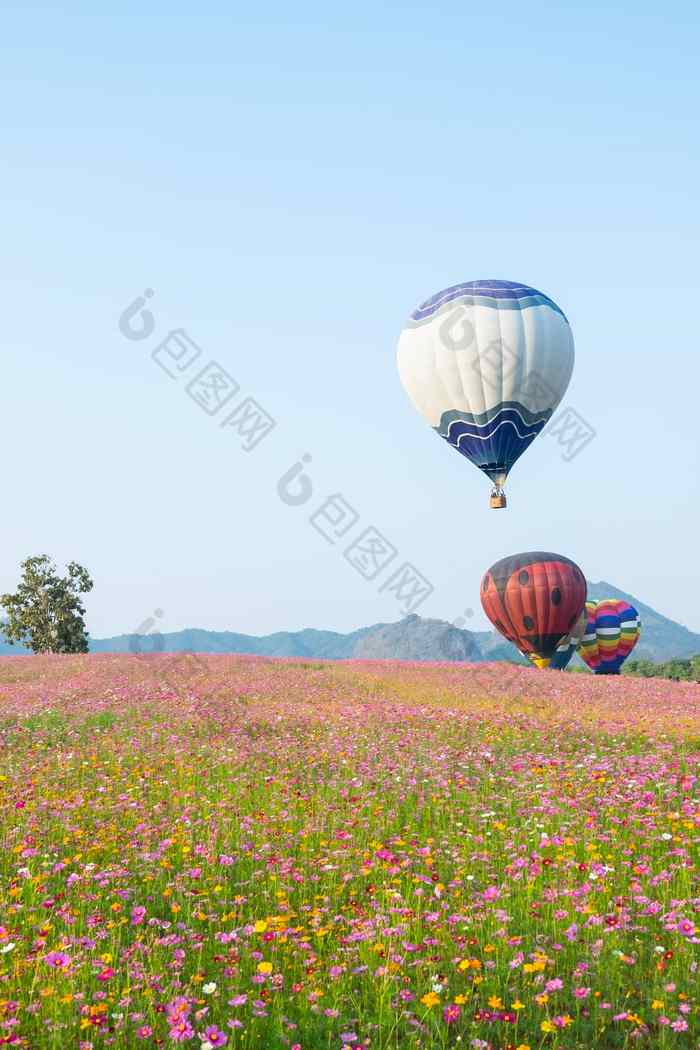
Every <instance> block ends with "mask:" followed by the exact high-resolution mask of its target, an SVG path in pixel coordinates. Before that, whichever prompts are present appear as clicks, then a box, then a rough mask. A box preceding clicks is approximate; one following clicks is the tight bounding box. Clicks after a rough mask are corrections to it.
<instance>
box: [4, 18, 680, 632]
mask: <svg viewBox="0 0 700 1050" xmlns="http://www.w3.org/2000/svg"><path fill="white" fill-rule="evenodd" d="M188 8H189V9H188ZM188 8H186V7H184V6H182V5H179V4H175V5H172V4H169V5H165V4H160V3H152V4H150V5H148V11H146V12H143V11H142V10H141V9H140V8H139V7H138V6H137V5H135V4H129V3H127V4H126V5H120V7H119V8H116V7H115V8H114V9H112V10H109V9H108V8H105V7H103V6H101V7H100V11H99V12H96V11H95V10H91V9H90V8H89V7H88V6H87V5H85V6H84V7H82V6H75V5H70V4H69V5H68V6H66V7H64V8H63V9H62V10H61V11H58V10H57V9H56V8H49V7H38V6H35V5H33V4H31V3H29V4H23V5H22V6H17V7H15V8H12V7H9V8H8V7H6V8H5V16H4V32H3V38H4V39H3V43H2V45H1V50H2V54H1V55H0V59H1V62H0V67H1V68H2V76H3V79H4V81H5V83H4V92H3V94H4V98H5V100H6V106H5V114H4V116H5V123H6V129H5V132H4V141H5V150H6V154H5V163H4V165H3V166H2V170H1V171H0V192H1V193H2V198H3V200H4V201H5V202H6V204H7V207H6V210H5V215H4V220H3V248H4V251H3V253H2V262H1V263H0V265H1V266H2V274H1V278H2V287H3V290H4V292H5V303H6V306H5V316H4V325H3V342H4V347H5V350H4V362H5V374H4V386H5V399H4V406H5V407H4V437H5V442H4V446H5V447H4V453H5V455H4V471H3V473H4V482H5V486H4V488H5V509H4V516H3V517H4V520H3V525H4V529H3V537H4V542H3V544H2V551H1V556H0V587H1V588H2V589H3V590H6V589H8V588H12V587H13V586H14V584H15V582H16V579H17V568H18V565H19V562H20V560H21V559H22V558H23V557H25V556H27V555H28V554H31V553H37V552H40V551H46V552H48V553H50V554H52V555H53V556H54V557H55V558H56V559H57V560H58V561H59V562H65V561H66V560H69V559H71V558H76V559H77V560H79V561H81V562H82V563H83V564H85V565H86V566H88V568H89V569H90V570H91V571H92V573H93V575H94V577H95V581H96V586H95V590H94V592H93V593H92V594H91V595H90V596H89V599H88V613H89V617H88V619H89V627H90V630H91V632H92V633H93V634H94V635H96V636H102V635H105V634H111V633H116V632H121V631H131V630H133V629H135V628H136V627H137V626H138V625H139V624H140V623H141V622H142V621H143V620H144V619H145V618H146V617H148V616H149V615H150V614H151V613H152V611H153V610H154V609H155V608H159V609H161V610H163V616H162V618H161V621H160V624H161V627H162V629H163V630H174V629H178V628H180V627H185V626H202V627H210V628H217V629H224V628H228V629H232V630H240V631H249V632H255V633H262V632H267V631H271V630H275V629H285V628H289V629H295V628H300V627H303V626H320V627H331V628H336V629H350V628H352V627H355V626H359V625H361V624H366V623H371V622H375V621H378V620H394V619H397V618H398V617H399V616H400V615H401V609H400V605H399V603H398V602H397V596H396V595H395V594H393V593H392V591H391V590H390V589H385V590H384V591H380V590H379V588H380V586H381V585H382V583H383V582H385V580H386V579H387V578H388V576H390V575H391V572H390V570H387V571H386V573H385V574H384V575H382V576H381V577H380V578H377V579H376V580H374V581H367V580H365V579H363V578H362V577H361V575H360V574H359V573H358V572H357V571H356V570H355V569H354V568H353V567H352V566H351V565H350V564H349V563H348V561H347V560H346V559H345V558H344V556H343V547H344V546H346V545H347V544H344V543H341V542H340V541H339V542H338V543H337V544H335V545H332V544H330V543H328V542H327V541H326V540H325V539H324V538H323V537H322V536H320V535H319V533H318V532H317V531H315V530H314V529H313V528H312V527H311V525H310V523H309V517H310V515H311V514H312V513H313V512H314V511H315V510H316V509H317V507H318V506H319V505H321V504H323V502H324V500H325V498H326V497H327V496H328V495H330V494H334V493H340V494H341V495H342V496H343V497H344V499H345V500H346V501H347V503H348V504H350V505H351V506H352V507H353V509H354V510H355V512H356V514H357V515H358V521H357V526H356V529H355V531H353V532H349V533H348V534H347V535H348V537H349V538H350V539H352V538H354V537H355V535H356V534H357V533H358V532H359V531H361V530H362V529H364V528H367V527H370V526H374V527H376V528H377V529H378V530H379V531H380V532H381V533H382V534H383V536H384V537H386V538H387V539H388V540H389V541H390V542H391V544H392V545H393V546H394V547H395V549H396V551H397V554H396V557H395V560H394V562H393V563H392V567H397V568H398V567H399V566H400V564H401V563H403V562H404V561H407V562H411V563H412V564H414V565H415V566H416V567H417V568H419V569H420V571H421V572H422V573H423V575H424V576H425V577H426V578H427V579H428V580H429V581H430V583H431V585H432V586H433V587H434V590H433V593H432V594H431V596H430V597H429V598H428V599H427V600H426V601H425V603H424V604H423V605H422V606H421V607H420V610H419V611H420V612H421V613H422V614H426V615H435V616H440V617H444V618H446V619H454V618H456V617H460V616H463V615H464V610H465V609H473V610H476V612H475V614H474V615H473V616H472V617H468V618H467V620H468V625H473V626H481V625H482V623H483V622H484V621H483V617H482V614H481V611H480V607H479V599H478V583H479V579H480V577H481V574H482V573H483V571H484V570H485V569H486V568H487V567H488V566H489V565H490V564H491V563H492V562H493V561H494V560H496V559H497V558H499V557H501V556H503V555H505V554H508V553H513V552H516V551H519V550H526V549H530V548H542V549H550V550H555V551H558V552H561V553H563V554H567V555H569V556H570V557H573V558H574V559H575V560H576V561H577V562H578V563H579V564H580V565H581V567H582V569H583V570H584V572H585V573H586V575H587V576H588V577H589V578H590V579H594V580H599V579H601V578H603V579H607V580H609V581H610V582H612V583H614V584H616V585H617V586H619V587H622V588H623V589H625V590H628V591H631V592H632V593H635V594H637V595H638V596H639V597H640V598H641V599H643V600H644V601H647V602H649V603H650V604H652V605H654V606H656V607H657V608H658V609H660V610H661V611H663V612H666V613H667V614H669V615H671V616H673V617H674V618H676V619H679V620H680V621H682V622H684V623H686V624H687V625H688V626H689V627H691V628H693V629H695V630H700V612H699V611H698V607H697V602H696V598H695V593H696V587H697V582H698V570H697V558H696V551H697V528H698V510H699V509H700V507H699V504H700V496H699V493H698V483H697V474H698V441H697V414H698V398H697V389H698V383H699V380H700V366H699V365H698V335H697V330H698V325H697V321H696V319H695V317H694V313H695V311H696V310H697V309H698V294H697V289H698V277H699V273H698V270H699V268H700V267H699V264H698V252H697V243H698V233H699V232H700V231H699V229H698V227H699V225H700V222H699V218H698V190H697V187H698V184H699V183H700V178H699V176H700V172H699V170H698V169H699V167H700V165H699V160H700V145H699V144H698V138H697V134H696V117H697V108H698V87H697V80H696V77H695V72H694V71H695V55H696V50H697V45H698V37H699V33H698V28H699V17H700V16H699V15H698V13H697V9H696V8H695V7H694V6H692V7H691V5H690V4H683V3H679V4H676V5H674V7H673V10H672V12H671V13H672V15H673V17H672V18H671V17H669V11H668V10H667V9H663V8H659V7H658V5H653V6H652V5H651V4H639V3H635V4H628V3H625V4H622V5H618V7H617V9H616V10H610V9H609V8H607V7H606V6H603V5H593V6H590V5H589V6H586V7H585V8H584V7H581V8H580V9H578V10H576V9H570V10H557V9H555V8H552V6H551V5H545V4H541V3H535V4H530V5H527V6H523V5H522V4H515V3H509V2H506V3H501V4H499V5H497V6H496V5H494V6H493V7H492V8H490V9H482V10H480V11H478V12H475V11H470V10H468V9H467V8H466V7H465V5H463V4H458V3H445V4H442V5H439V7H438V9H436V10H432V11H431V10H429V9H428V8H427V7H424V6H418V5H412V4H402V5H397V4H388V5H386V4H385V5H382V8H381V10H379V9H378V8H377V7H376V5H374V4H369V3H363V2H361V3H357V4H354V5H353V6H352V10H347V11H346V10H340V9H334V8H332V7H329V6H328V5H321V4H316V3H302V4H301V5H295V6H294V7H293V8H291V7H290V6H289V5H285V4H278V3H271V4H267V5H264V6H259V7H254V6H253V7H246V8H245V9H244V8H243V6H242V5H240V6H238V7H237V6H231V5H224V4H207V3H204V4H201V5H199V6H198V7H197V8H196V10H195V9H194V8H192V7H191V5H188ZM8 102H9V106H8ZM490 277H499V278H505V279H509V280H517V281H522V282H526V283H528V284H531V285H533V286H534V287H536V288H539V289H541V290H542V291H544V292H545V293H546V294H548V295H550V296H551V297H552V298H554V299H555V300H556V301H557V302H558V303H559V304H560V306H561V307H562V308H563V309H564V311H565V313H566V314H567V316H568V317H569V320H570V322H571V325H572V328H573V332H574V338H575V341H576V351H577V359H576V367H575V371H574V376H573V379H572V382H571V386H570V388H569V392H568V394H567V397H566V398H565V402H564V404H565V405H569V406H571V407H573V408H575V409H576V410H577V411H578V412H579V413H580V415H582V416H583V417H584V418H585V419H586V420H587V421H588V423H589V424H590V425H591V426H592V427H593V428H594V429H595V431H596V437H595V439H594V440H593V441H591V442H590V444H589V445H588V446H587V447H586V448H585V449H583V450H582V451H581V453H580V454H579V455H578V456H577V457H576V458H575V459H573V460H572V461H570V462H566V461H564V460H563V459H562V448H561V447H560V446H559V444H558V442H557V440H556V438H553V437H549V436H546V435H544V436H541V437H540V438H539V439H538V440H537V441H536V442H535V443H534V445H533V446H532V447H531V448H530V450H529V451H528V452H527V454H526V455H525V456H523V458H522V459H521V460H520V461H519V463H518V464H517V465H516V467H515V468H514V471H513V474H512V475H511V479H510V481H509V486H508V491H509V499H510V507H509V509H508V510H507V511H505V512H498V513H496V512H491V511H489V509H488V507H487V496H488V482H487V481H486V479H485V478H484V477H483V475H481V474H480V473H479V472H478V471H477V470H475V469H474V468H473V467H471V466H470V464H468V463H467V462H466V461H465V460H463V459H462V458H461V457H460V456H458V455H457V454H456V453H455V452H453V451H452V450H451V449H449V448H448V446H447V445H446V444H445V443H443V442H442V441H441V440H440V439H439V438H438V437H437V436H435V435H434V434H432V433H431V432H430V430H429V428H428V427H427V425H426V424H425V423H423V421H422V420H421V419H420V418H419V416H418V415H417V414H416V412H415V411H414V409H413V408H412V406H411V405H410V403H409V402H408V400H407V398H406V396H405V394H404V393H403V390H402V388H401V386H400V384H399V381H398V376H397V373H396V366H395V347H396V341H397V337H398V334H399V331H400V329H401V326H402V324H403V323H404V320H405V319H406V317H407V315H408V314H409V312H410V311H411V310H412V309H413V308H414V306H415V305H416V304H417V303H418V302H419V301H422V300H423V299H425V298H427V297H428V296H429V295H431V294H433V293H434V292H436V291H437V290H439V289H440V288H442V287H445V286H447V285H449V284H453V283H456V282H458V281H462V280H474V279H478V278H490ZM145 288H151V289H153V290H154V293H155V294H154V296H153V297H152V299H151V300H150V301H149V307H150V309H151V310H152V312H153V317H154V322H155V331H154V334H153V336H152V337H151V338H150V339H148V340H141V341H134V340H131V341H130V340H127V339H125V338H124V336H123V335H122V334H121V333H120V331H119V327H118V318H119V316H120V315H121V313H122V311H123V310H124V309H125V308H126V307H127V306H128V304H129V303H130V302H132V301H133V300H134V298H135V297H136V296H138V295H139V294H140V293H141V292H142V291H143V290H144V289H145ZM173 328H184V329H185V331H186V333H187V334H188V335H189V336H190V337H191V338H192V339H193V340H194V341H195V342H196V343H197V345H198V346H199V347H200V348H201V350H202V355H201V362H202V363H206V361H208V360H209V359H215V360H216V361H218V362H219V363H220V364H221V365H222V366H223V367H224V368H226V369H227V371H228V372H229V373H230V375H231V376H232V377H234V378H235V380H236V382H237V383H238V384H239V385H240V389H241V395H240V396H243V395H247V396H252V397H254V398H255V399H256V400H257V401H258V403H259V404H260V405H261V406H263V407H264V408H265V410H266V411H267V412H269V413H270V414H271V416H272V417H274V419H275V420H276V424H277V425H276V426H275V428H274V430H273V431H272V432H271V433H270V434H269V435H268V436H267V437H265V438H264V440H262V441H261V442H260V444H259V445H258V446H257V447H256V448H255V449H253V450H252V451H249V452H244V451H242V449H241V447H240V440H239V439H237V437H236V435H235V434H234V433H232V432H231V431H230V430H227V429H226V428H222V427H221V426H220V425H219V422H220V417H219V416H215V417H209V416H208V415H206V413H205V412H203V411H202V410H201V408H199V407H198V405H197V404H195V403H194V402H193V401H192V400H191V398H189V397H188V396H187V394H186V392H185V389H184V387H185V382H186V380H180V381H177V380H172V379H170V378H168V376H166V375H165V374H164V372H163V371H161V370H160V369H159V368H158V367H157V366H156V364H155V363H154V361H153V359H152V357H151V351H152V350H153V349H154V348H155V347H156V346H158V345H159V343H160V341H161V340H162V339H163V338H165V336H166V335H167V333H168V331H169V330H171V329H173ZM304 454H308V455H310V456H311V457H312V459H311V462H310V463H308V464H307V468H308V476H309V478H310V480H311V484H312V493H311V495H310V497H309V499H308V501H307V502H306V503H304V504H303V505H297V506H290V505H289V504H288V503H284V502H283V501H282V500H280V498H279V496H278V494H277V482H278V479H279V478H280V477H281V476H282V475H283V474H284V473H285V471H286V470H287V469H288V468H290V467H291V466H292V465H293V464H294V463H295V462H297V461H299V460H300V457H301V456H302V455H304Z"/></svg>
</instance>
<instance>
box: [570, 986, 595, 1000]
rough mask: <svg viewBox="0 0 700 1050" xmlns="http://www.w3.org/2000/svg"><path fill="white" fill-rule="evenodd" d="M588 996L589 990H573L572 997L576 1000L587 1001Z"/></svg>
mask: <svg viewBox="0 0 700 1050" xmlns="http://www.w3.org/2000/svg"><path fill="white" fill-rule="evenodd" d="M590 994H591V990H590V988H574V995H575V996H576V998H577V999H587V998H588V996H589V995H590Z"/></svg>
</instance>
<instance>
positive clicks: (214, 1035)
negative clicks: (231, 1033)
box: [204, 1024, 227, 1046]
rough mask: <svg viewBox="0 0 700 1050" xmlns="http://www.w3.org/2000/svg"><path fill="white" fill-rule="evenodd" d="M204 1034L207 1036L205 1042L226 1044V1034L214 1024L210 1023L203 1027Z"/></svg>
mask: <svg viewBox="0 0 700 1050" xmlns="http://www.w3.org/2000/svg"><path fill="white" fill-rule="evenodd" d="M204 1034H205V1036H206V1037H207V1042H208V1043H211V1045H212V1046H225V1045H226V1042H227V1036H226V1035H224V1033H223V1032H222V1031H221V1029H220V1028H217V1027H216V1025H215V1024H210V1025H209V1027H208V1028H205V1029H204Z"/></svg>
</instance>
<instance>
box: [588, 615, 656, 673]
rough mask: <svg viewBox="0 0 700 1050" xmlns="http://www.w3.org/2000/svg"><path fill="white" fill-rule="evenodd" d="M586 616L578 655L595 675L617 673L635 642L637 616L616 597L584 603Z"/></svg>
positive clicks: (636, 637)
mask: <svg viewBox="0 0 700 1050" xmlns="http://www.w3.org/2000/svg"><path fill="white" fill-rule="evenodd" d="M586 613H587V620H586V630H585V632H584V635H583V638H582V639H581V644H580V645H579V648H578V654H579V656H580V657H581V659H582V660H583V661H584V662H585V663H586V664H587V665H588V666H589V667H590V669H591V671H595V673H596V674H619V673H620V668H621V667H622V665H623V663H624V662H625V660H626V659H627V657H628V656H629V654H630V653H631V652H632V650H633V649H634V647H635V645H636V644H637V641H638V640H639V634H640V631H641V624H640V622H639V613H638V612H637V610H636V609H635V607H634V606H633V605H630V603H629V602H626V601H623V600H622V599H617V598H605V599H604V600H603V601H601V602H586Z"/></svg>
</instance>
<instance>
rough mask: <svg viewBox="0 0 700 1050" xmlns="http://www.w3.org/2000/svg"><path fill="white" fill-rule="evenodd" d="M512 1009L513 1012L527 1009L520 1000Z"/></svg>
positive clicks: (516, 1001)
mask: <svg viewBox="0 0 700 1050" xmlns="http://www.w3.org/2000/svg"><path fill="white" fill-rule="evenodd" d="M511 1009H512V1010H524V1009H525V1003H521V1002H520V1000H519V999H516V1000H515V1002H514V1003H513V1005H512V1007H511Z"/></svg>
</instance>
